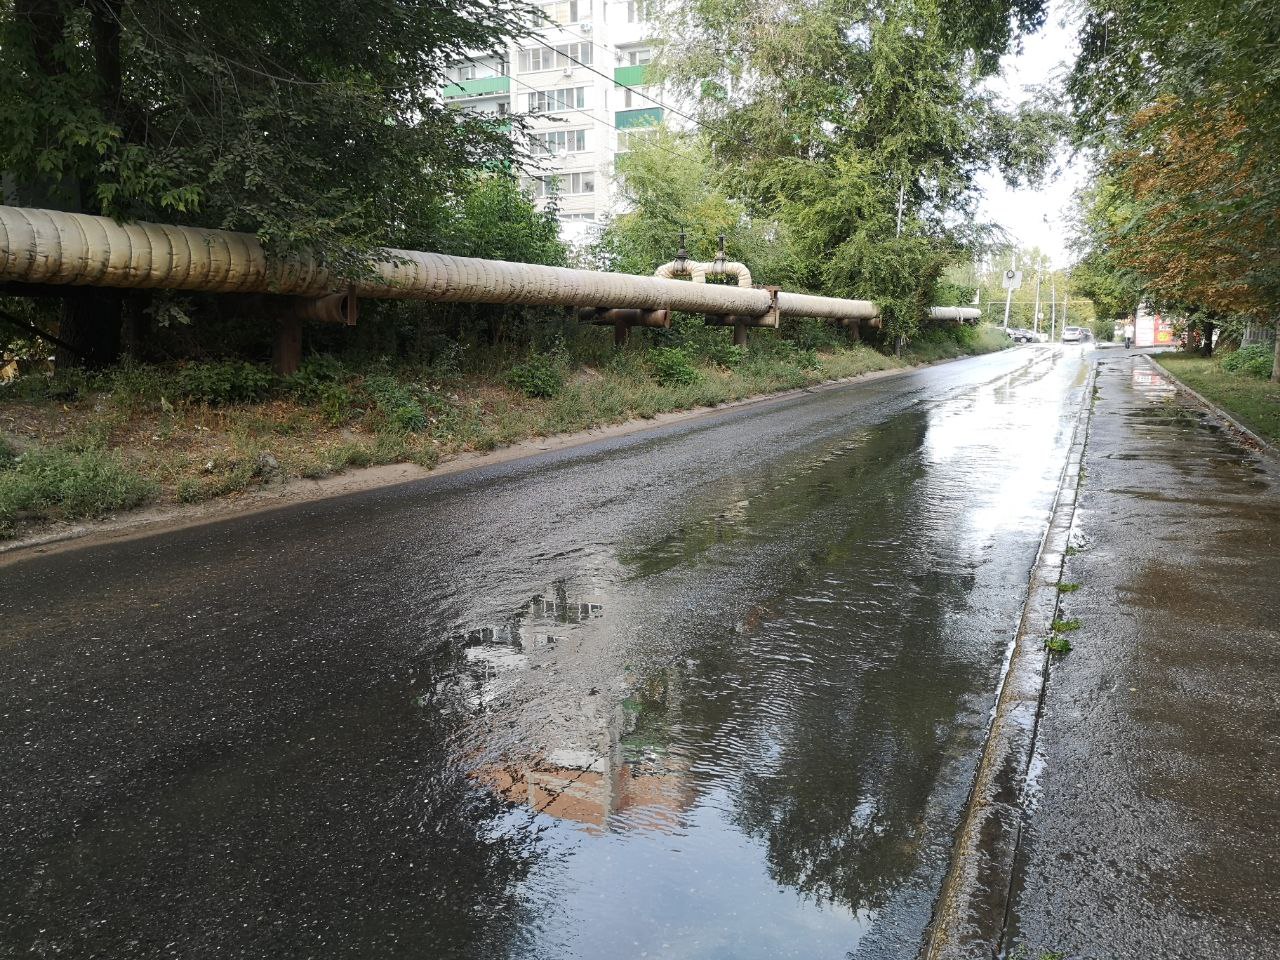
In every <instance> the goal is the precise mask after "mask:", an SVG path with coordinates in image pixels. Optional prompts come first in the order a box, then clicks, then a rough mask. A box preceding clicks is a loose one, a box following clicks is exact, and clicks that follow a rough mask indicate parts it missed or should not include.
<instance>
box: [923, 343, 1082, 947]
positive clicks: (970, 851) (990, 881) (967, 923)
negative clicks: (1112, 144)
mask: <svg viewBox="0 0 1280 960" xmlns="http://www.w3.org/2000/svg"><path fill="white" fill-rule="evenodd" d="M1096 378H1097V366H1096V365H1094V366H1092V367H1091V368H1090V371H1089V377H1088V379H1087V380H1086V381H1085V385H1084V400H1083V403H1082V404H1081V409H1080V412H1079V413H1078V414H1077V416H1076V422H1075V426H1074V428H1073V430H1072V436H1071V446H1070V448H1069V451H1068V454H1067V462H1066V464H1065V465H1064V466H1063V469H1062V476H1061V479H1060V480H1059V482H1058V492H1057V494H1056V496H1055V498H1054V504H1053V511H1052V513H1051V514H1050V519H1049V526H1048V528H1047V529H1046V530H1045V534H1044V538H1043V539H1042V540H1041V541H1040V550H1039V552H1038V553H1037V555H1036V562H1035V566H1034V567H1032V571H1031V585H1030V589H1029V591H1028V593H1027V601H1026V604H1025V605H1024V606H1023V610H1022V619H1021V621H1020V622H1019V625H1018V633H1017V636H1016V638H1015V639H1014V643H1013V650H1012V653H1011V654H1010V657H1009V665H1008V668H1007V669H1006V671H1005V675H1004V678H1003V680H1002V681H1001V684H1000V691H999V694H998V696H997V700H996V707H995V711H994V713H993V715H992V719H991V726H990V727H989V729H988V732H987V740H986V744H985V745H984V747H983V751H982V757H981V759H980V760H979V762H978V770H977V773H976V774H975V776H974V783H973V788H972V790H971V792H970V794H969V801H968V803H967V804H966V806H965V811H964V814H963V816H962V818H961V821H960V826H959V828H958V829H957V831H956V839H955V844H954V846H953V848H952V853H951V864H950V867H949V868H948V870H947V875H946V878H945V880H944V881H943V884H942V891H941V893H940V894H939V896H938V901H937V904H936V906H935V907H934V913H933V919H932V920H931V921H930V924H929V929H928V938H927V940H926V942H925V946H924V949H923V950H922V951H921V953H920V957H921V958H923V960H978V958H982V960H991V958H992V957H995V956H998V955H999V951H1000V943H1001V940H1002V939H1003V937H1004V927H1005V918H1006V915H1007V913H1008V908H1009V899H1010V893H1011V888H1012V885H1013V869H1014V858H1015V857H1016V855H1017V851H1018V843H1019V840H1020V838H1021V832H1022V813H1023V806H1022V802H1023V795H1024V791H1025V787H1026V782H1027V772H1028V769H1029V767H1030V765H1031V759H1032V752H1033V750H1034V747H1035V739H1036V728H1037V725H1038V723H1039V720H1040V708H1041V701H1042V700H1043V697H1044V689H1045V684H1046V680H1047V677H1048V666H1049V652H1048V650H1046V649H1045V640H1046V639H1047V637H1048V636H1049V635H1050V633H1051V631H1052V625H1053V621H1054V618H1055V617H1056V615H1057V612H1058V599H1059V594H1058V582H1059V580H1060V579H1061V576H1062V567H1063V563H1064V562H1065V560H1066V556H1067V547H1068V545H1069V540H1070V535H1071V525H1072V523H1073V521H1074V519H1075V512H1076V493H1077V489H1078V487H1079V484H1080V469H1081V465H1082V462H1083V460H1084V449H1085V444H1086V442H1087V440H1088V432H1089V421H1090V417H1091V416H1092V413H1093V385H1094V382H1095V380H1096Z"/></svg>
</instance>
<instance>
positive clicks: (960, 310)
mask: <svg viewBox="0 0 1280 960" xmlns="http://www.w3.org/2000/svg"><path fill="white" fill-rule="evenodd" d="M929 319H930V320H955V321H958V322H960V323H970V322H973V321H975V320H981V319H982V311H981V310H979V309H978V308H977V307H931V308H930V309H929Z"/></svg>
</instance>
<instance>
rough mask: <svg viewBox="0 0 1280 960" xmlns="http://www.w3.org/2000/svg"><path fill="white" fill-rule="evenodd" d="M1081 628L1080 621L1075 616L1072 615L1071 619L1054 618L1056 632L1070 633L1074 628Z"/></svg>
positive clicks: (1054, 630)
mask: <svg viewBox="0 0 1280 960" xmlns="http://www.w3.org/2000/svg"><path fill="white" fill-rule="evenodd" d="M1079 629H1080V621H1079V620H1077V619H1076V618H1075V617H1072V618H1071V619H1070V620H1054V621H1053V632H1054V633H1070V632H1071V631H1073V630H1079Z"/></svg>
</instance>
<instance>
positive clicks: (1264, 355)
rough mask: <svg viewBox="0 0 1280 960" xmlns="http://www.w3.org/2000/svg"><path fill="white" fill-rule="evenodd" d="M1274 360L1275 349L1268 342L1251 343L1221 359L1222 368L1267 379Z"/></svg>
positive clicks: (1269, 376)
mask: <svg viewBox="0 0 1280 960" xmlns="http://www.w3.org/2000/svg"><path fill="white" fill-rule="evenodd" d="M1274 361H1275V351H1274V349H1273V348H1272V347H1271V345H1270V344H1265V343H1252V344H1250V345H1249V346H1247V347H1241V348H1240V349H1239V350H1237V351H1236V352H1235V353H1229V354H1227V355H1226V357H1224V358H1223V360H1222V369H1223V370H1226V371H1228V372H1230V373H1243V374H1246V375H1248V376H1250V377H1257V378H1258V379H1259V380H1269V379H1270V378H1271V367H1272V364H1273V363H1274Z"/></svg>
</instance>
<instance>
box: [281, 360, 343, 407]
mask: <svg viewBox="0 0 1280 960" xmlns="http://www.w3.org/2000/svg"><path fill="white" fill-rule="evenodd" d="M348 379H350V373H349V372H348V370H347V368H346V367H345V366H343V365H342V361H340V360H338V359H337V358H335V357H331V356H329V355H328V354H317V355H316V356H312V357H308V358H307V359H306V360H304V361H303V363H302V366H300V367H299V368H298V372H297V373H295V374H293V375H292V376H290V377H287V378H286V379H285V381H284V387H285V390H287V391H288V393H289V395H290V396H292V397H294V398H295V399H296V400H298V401H299V402H300V403H322V402H323V401H324V399H325V397H327V396H328V395H329V393H330V391H331V390H332V389H333V387H334V386H336V385H341V384H343V383H345V382H346V381H347V380H348Z"/></svg>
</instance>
